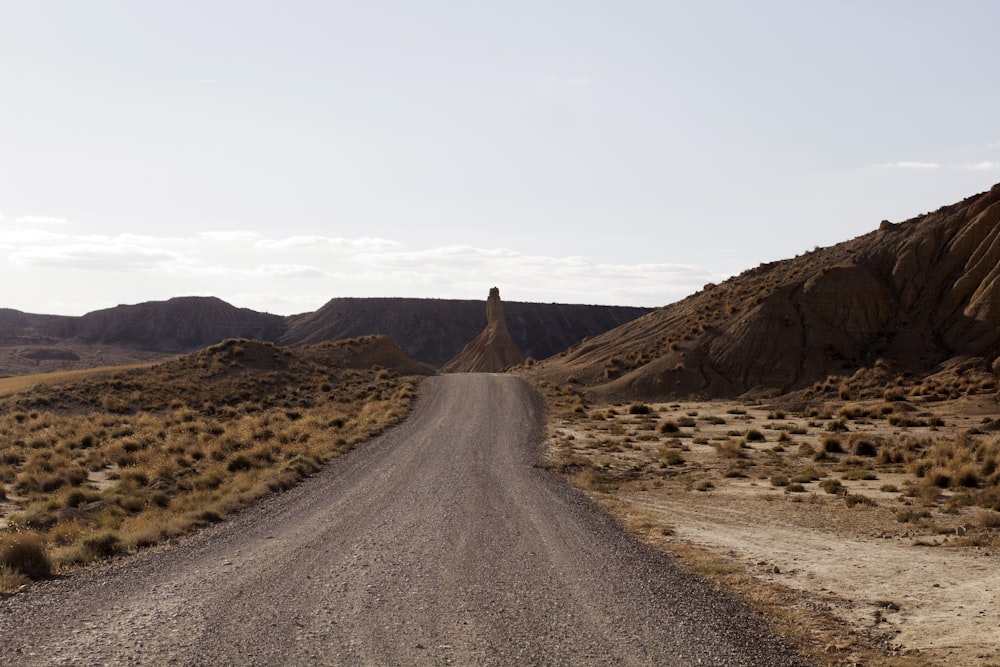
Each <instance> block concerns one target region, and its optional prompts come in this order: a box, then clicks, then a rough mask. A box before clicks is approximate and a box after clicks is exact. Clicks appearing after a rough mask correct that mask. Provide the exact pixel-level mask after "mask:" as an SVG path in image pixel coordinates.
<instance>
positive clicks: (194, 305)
mask: <svg viewBox="0 0 1000 667" xmlns="http://www.w3.org/2000/svg"><path fill="white" fill-rule="evenodd" d="M284 330H285V318H284V317H281V316H280V315H271V314H268V313H259V312H257V311H254V310H250V309H249V308H237V307H235V306H232V305H230V304H228V303H226V302H225V301H223V300H222V299H217V298H215V297H196V296H188V297H176V298H173V299H169V300H167V301H148V302H145V303H140V304H136V305H129V306H115V307H114V308H108V309H105V310H97V311H94V312H92V313H87V314H86V315H84V316H83V317H81V318H79V320H77V321H76V323H75V326H74V328H73V335H72V336H71V337H72V338H74V339H76V340H78V341H80V342H82V343H88V344H95V343H98V344H103V345H116V346H120V347H125V348H138V349H143V350H148V351H152V352H181V351H186V350H192V349H196V348H199V347H204V346H205V345H211V344H212V343H217V342H219V341H220V340H223V339H225V338H254V339H257V340H269V341H273V340H275V339H277V338H278V337H279V336H281V334H282V333H283V332H284Z"/></svg>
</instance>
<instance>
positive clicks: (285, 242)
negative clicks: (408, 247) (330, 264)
mask: <svg viewBox="0 0 1000 667" xmlns="http://www.w3.org/2000/svg"><path fill="white" fill-rule="evenodd" d="M256 246H257V247H258V248H263V249H266V250H291V249H297V248H309V249H323V248H332V249H334V250H346V251H361V250H384V249H386V248H395V247H398V246H399V243H397V242H396V241H390V240H388V239H380V238H373V237H370V236H362V237H361V238H357V239H347V238H341V237H330V236H318V235H307V236H289V237H286V238H283V239H261V240H259V241H257V243H256Z"/></svg>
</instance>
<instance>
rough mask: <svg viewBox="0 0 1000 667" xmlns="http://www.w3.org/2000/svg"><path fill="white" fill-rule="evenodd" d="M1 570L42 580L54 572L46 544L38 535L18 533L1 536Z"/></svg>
mask: <svg viewBox="0 0 1000 667" xmlns="http://www.w3.org/2000/svg"><path fill="white" fill-rule="evenodd" d="M0 570H8V571H9V572H12V573H15V574H21V575H24V576H25V577H28V578H29V579H41V578H42V577H47V576H48V575H49V574H50V573H51V572H52V564H51V562H50V561H49V556H48V553H47V552H46V549H45V542H44V541H43V540H42V537H41V536H40V535H39V534H38V533H34V532H17V533H9V534H6V535H0Z"/></svg>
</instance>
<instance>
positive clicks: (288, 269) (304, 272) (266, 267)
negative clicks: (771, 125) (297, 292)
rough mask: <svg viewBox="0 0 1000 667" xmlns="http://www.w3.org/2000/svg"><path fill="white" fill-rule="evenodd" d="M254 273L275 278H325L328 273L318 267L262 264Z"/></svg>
mask: <svg viewBox="0 0 1000 667" xmlns="http://www.w3.org/2000/svg"><path fill="white" fill-rule="evenodd" d="M254 273H255V274H256V275H258V276H265V277H274V278H325V277H327V276H328V275H329V273H328V272H326V271H324V270H323V269H321V268H319V267H317V266H307V265H304V264H261V265H260V266H258V267H257V268H256V269H255V270H254Z"/></svg>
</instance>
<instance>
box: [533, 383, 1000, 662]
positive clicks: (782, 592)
mask: <svg viewBox="0 0 1000 667" xmlns="http://www.w3.org/2000/svg"><path fill="white" fill-rule="evenodd" d="M636 405H638V406H640V407H638V408H636V407H634V406H636ZM642 405H643V404H633V407H630V406H629V405H618V406H588V407H587V409H586V410H585V411H583V412H581V411H580V410H579V409H577V411H576V412H570V411H565V410H564V411H562V412H560V411H558V410H553V411H552V415H551V419H550V430H549V443H550V447H549V464H550V465H552V466H553V467H556V468H558V469H560V470H562V471H563V472H564V474H566V475H568V476H569V477H570V478H571V479H573V481H574V482H575V483H576V484H577V485H578V486H580V487H582V488H584V489H586V490H587V491H588V492H589V493H590V494H591V495H592V496H593V497H594V498H595V499H596V500H597V501H598V502H600V503H601V504H602V505H603V506H604V507H605V508H607V509H608V510H609V511H610V512H611V513H612V514H613V515H615V516H616V517H617V518H619V520H620V521H621V522H622V523H623V524H624V525H625V526H626V527H627V528H629V529H630V530H631V531H632V532H634V533H636V534H637V535H639V536H640V537H642V538H643V539H645V540H646V541H649V542H653V543H655V544H657V545H658V546H660V547H662V548H664V549H666V550H668V551H670V552H672V553H674V554H676V555H677V556H679V557H680V558H681V560H682V561H684V562H685V563H686V564H687V566H688V567H689V568H690V569H692V570H693V571H696V572H698V573H700V574H702V575H704V576H707V577H708V578H710V579H714V580H716V581H717V582H718V583H719V584H720V585H722V586H725V587H728V588H731V589H734V590H736V591H738V592H739V593H741V594H742V595H744V596H745V597H747V598H748V599H750V600H751V601H753V602H754V603H755V604H757V605H758V606H760V607H762V608H764V609H765V610H766V611H768V613H770V614H771V615H772V617H774V618H775V622H776V623H777V624H778V625H779V627H782V628H783V630H784V631H786V632H790V633H792V634H794V635H796V636H798V637H799V639H800V640H801V641H803V642H804V643H805V644H806V645H807V646H810V647H811V651H812V653H813V655H814V656H816V657H817V659H818V660H820V661H821V662H825V663H827V664H892V665H924V664H941V665H984V664H1000V605H998V604H997V603H998V595H1000V567H998V565H1000V529H998V526H1000V513H998V512H996V511H993V510H992V509H987V508H983V507H974V506H962V505H963V503H962V502H961V497H960V496H961V492H960V491H956V490H954V489H951V490H949V489H942V488H938V487H936V486H933V485H930V484H927V483H924V484H920V483H919V480H918V479H917V478H916V476H915V475H914V474H912V473H911V472H909V471H908V467H907V465H906V464H904V463H902V462H895V463H893V462H888V461H886V460H885V459H887V458H891V457H888V456H877V455H860V456H859V455H853V454H851V448H852V447H854V448H855V450H857V445H855V444H854V443H857V442H873V443H876V450H881V449H886V450H888V449H890V448H891V447H892V445H893V444H898V443H900V442H904V443H925V444H926V443H928V442H931V441H935V440H937V441H947V440H949V439H956V438H968V437H982V438H995V437H996V436H994V435H993V434H992V433H990V432H989V431H988V427H986V426H984V425H986V424H989V423H991V422H992V419H993V417H995V414H996V409H997V406H996V403H995V398H993V397H988V398H978V399H976V398H970V399H963V400H961V401H949V402H943V403H936V404H929V403H928V404H919V403H917V404H915V405H910V406H909V407H908V409H910V410H913V412H912V413H911V415H912V416H911V417H910V419H909V420H908V421H909V423H911V424H914V425H908V426H907V425H901V424H900V420H894V421H896V422H897V423H896V424H895V425H894V424H891V423H890V421H889V420H886V419H880V418H872V417H865V416H857V415H856V416H855V417H854V418H845V417H843V415H849V414H851V412H852V411H854V412H859V413H863V412H865V411H866V410H868V409H874V408H876V407H877V406H875V405H872V406H865V405H857V404H854V405H847V406H845V405H840V406H837V405H832V406H829V407H828V409H826V410H824V411H817V410H815V409H813V410H811V411H809V412H800V413H792V412H788V413H787V414H786V413H785V412H783V411H781V410H780V409H775V408H774V407H773V406H772V407H767V406H763V405H760V406H750V405H746V404H741V403H733V402H729V403H727V402H719V401H712V402H679V403H664V404H650V405H648V406H645V407H642ZM845 407H846V410H845V409H844V408H845ZM646 408H648V409H649V412H648V413H646V414H642V412H643V411H644V410H645V409H646ZM838 410H840V412H839V413H838ZM630 412H638V414H630ZM810 415H811V416H810ZM667 422H669V423H670V424H671V425H670V426H664V424H665V423H667ZM920 423H923V424H924V425H922V426H921V425H919V424H920ZM970 433H971V434H973V435H972V436H970V435H969V434H970ZM829 440H836V441H838V442H839V443H840V446H841V447H842V448H843V449H844V450H845V451H844V453H829V454H825V455H824V454H818V455H817V452H819V451H820V450H825V448H831V449H836V448H837V445H830V446H829V447H828V446H827V445H826V444H825V443H826V442H827V441H829ZM860 451H862V452H865V451H866V450H865V449H864V448H863V447H862V449H861V450H860ZM868 453H869V454H870V452H868Z"/></svg>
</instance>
